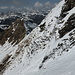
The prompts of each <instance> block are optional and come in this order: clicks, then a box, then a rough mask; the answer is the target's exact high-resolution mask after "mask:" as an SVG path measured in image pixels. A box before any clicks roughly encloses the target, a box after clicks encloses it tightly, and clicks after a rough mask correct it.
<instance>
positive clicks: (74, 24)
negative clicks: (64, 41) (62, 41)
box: [59, 14, 75, 38]
mask: <svg viewBox="0 0 75 75" xmlns="http://www.w3.org/2000/svg"><path fill="white" fill-rule="evenodd" d="M74 28H75V14H72V15H71V16H70V18H69V19H68V20H67V22H66V23H65V27H64V28H62V29H61V30H59V34H60V38H61V37H63V36H64V35H65V34H66V33H68V32H70V31H71V30H72V29H74Z"/></svg>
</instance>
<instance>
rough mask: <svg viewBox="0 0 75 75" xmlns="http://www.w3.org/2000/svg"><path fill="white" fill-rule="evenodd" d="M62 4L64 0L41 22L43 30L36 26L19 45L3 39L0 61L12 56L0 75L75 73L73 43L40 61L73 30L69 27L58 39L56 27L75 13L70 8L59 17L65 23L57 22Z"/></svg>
mask: <svg viewBox="0 0 75 75" xmlns="http://www.w3.org/2000/svg"><path fill="white" fill-rule="evenodd" d="M64 3H65V2H64V0H62V1H61V2H60V3H59V4H58V5H57V6H56V7H55V8H53V9H52V10H51V11H50V13H49V14H48V15H47V16H46V18H45V19H44V20H43V21H42V22H41V24H40V25H42V24H44V23H45V28H44V30H43V31H42V32H40V27H39V26H40V25H39V26H38V27H36V28H35V29H34V30H33V31H32V32H31V33H30V34H29V35H27V36H26V37H25V38H24V39H23V40H22V41H21V42H20V43H19V44H18V45H16V46H12V45H10V44H9V43H8V42H6V43H5V45H4V46H0V61H1V60H2V59H3V58H4V57H5V56H6V55H7V54H9V55H12V56H11V58H10V59H9V61H10V63H9V67H7V68H6V70H5V71H4V73H3V74H2V75H75V46H74V45H73V46H72V47H70V48H69V47H68V49H69V51H68V52H66V51H64V52H63V53H62V48H60V49H58V50H57V51H55V54H54V55H53V56H51V58H49V59H48V60H46V61H45V62H44V63H42V61H43V59H44V57H45V56H49V55H50V54H51V53H52V52H53V49H55V48H58V44H59V43H64V42H63V40H64V39H69V38H70V36H69V34H70V33H72V32H73V31H74V30H72V31H70V32H69V33H67V34H66V35H65V36H64V37H62V38H59V33H58V30H59V29H61V28H62V27H63V26H64V24H65V22H67V20H68V18H69V17H70V16H71V15H72V14H73V13H75V8H73V9H72V10H70V11H69V12H68V15H66V17H64V18H63V19H62V21H63V20H64V22H63V23H61V24H58V21H59V20H58V19H57V17H59V16H60V14H61V10H62V6H63V5H64ZM73 37H74V36H73ZM66 45H70V42H69V40H67V41H66ZM64 48H66V46H64ZM16 52H19V54H16ZM12 58H14V59H12ZM40 65H42V68H40V69H39V66H40Z"/></svg>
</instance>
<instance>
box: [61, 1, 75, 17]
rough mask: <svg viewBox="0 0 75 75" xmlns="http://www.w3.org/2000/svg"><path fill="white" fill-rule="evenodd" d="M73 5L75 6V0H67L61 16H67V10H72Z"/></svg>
mask: <svg viewBox="0 0 75 75" xmlns="http://www.w3.org/2000/svg"><path fill="white" fill-rule="evenodd" d="M73 7H75V0H65V4H64V6H63V7H62V13H61V16H62V17H64V16H66V14H67V11H69V10H71V9H72V8H73Z"/></svg>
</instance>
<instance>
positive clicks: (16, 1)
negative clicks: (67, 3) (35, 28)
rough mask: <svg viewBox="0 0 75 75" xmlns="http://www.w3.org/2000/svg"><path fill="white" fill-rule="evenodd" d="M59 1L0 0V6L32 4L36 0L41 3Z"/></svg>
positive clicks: (56, 0)
mask: <svg viewBox="0 0 75 75" xmlns="http://www.w3.org/2000/svg"><path fill="white" fill-rule="evenodd" d="M59 1H60V0H0V7H1V6H16V7H23V6H34V5H35V3H36V2H39V3H41V4H45V3H46V2H50V3H51V4H52V3H58V2H59ZM41 4H40V5H41Z"/></svg>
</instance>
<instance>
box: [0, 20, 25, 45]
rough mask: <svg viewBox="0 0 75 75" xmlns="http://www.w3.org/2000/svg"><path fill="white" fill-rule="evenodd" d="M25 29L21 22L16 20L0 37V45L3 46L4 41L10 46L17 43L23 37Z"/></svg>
mask: <svg viewBox="0 0 75 75" xmlns="http://www.w3.org/2000/svg"><path fill="white" fill-rule="evenodd" d="M25 33H26V29H25V26H24V22H23V20H22V21H21V19H17V20H16V21H15V22H13V24H12V25H11V26H10V27H9V28H8V29H6V30H5V31H4V32H2V33H1V35H0V44H1V45H3V44H4V43H5V41H7V40H8V42H9V43H10V42H12V44H14V43H15V44H17V43H19V42H20V41H21V40H22V39H23V38H24V36H25Z"/></svg>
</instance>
